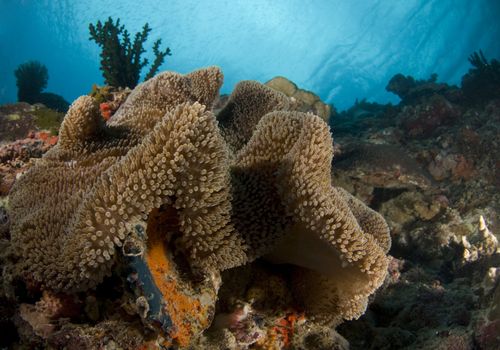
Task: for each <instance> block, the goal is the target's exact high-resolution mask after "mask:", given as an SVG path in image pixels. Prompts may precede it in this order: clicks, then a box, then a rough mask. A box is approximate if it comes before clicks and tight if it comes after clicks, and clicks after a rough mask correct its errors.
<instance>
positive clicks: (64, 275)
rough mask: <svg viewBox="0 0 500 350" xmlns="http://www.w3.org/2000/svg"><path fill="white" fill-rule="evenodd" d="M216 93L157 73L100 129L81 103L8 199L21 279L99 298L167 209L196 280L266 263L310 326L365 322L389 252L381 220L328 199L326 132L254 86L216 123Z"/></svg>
mask: <svg viewBox="0 0 500 350" xmlns="http://www.w3.org/2000/svg"><path fill="white" fill-rule="evenodd" d="M221 84H222V73H221V72H220V71H219V70H218V69H216V68H208V69H204V70H199V71H196V72H193V73H190V74H187V75H184V76H182V75H179V74H176V73H171V72H166V73H162V74H160V75H158V76H156V77H155V78H153V79H151V80H149V81H147V82H145V83H143V84H141V85H139V86H138V87H137V88H135V89H134V91H132V93H131V94H130V95H129V97H128V98H127V100H126V101H125V102H124V104H123V105H122V106H121V107H120V108H119V109H118V111H117V112H116V114H115V115H113V117H112V118H111V119H110V120H109V121H108V122H107V123H104V121H103V120H102V118H101V117H100V115H99V110H98V106H97V102H96V101H95V100H94V99H93V98H92V97H90V96H85V97H81V98H79V99H78V100H76V101H75V102H74V104H73V105H72V107H71V109H70V111H69V112H68V114H67V116H66V118H65V120H64V122H63V124H62V126H61V130H60V139H59V143H58V144H57V146H55V147H54V148H53V149H52V150H51V151H49V152H48V153H47V154H46V155H45V156H44V157H43V158H42V159H41V160H40V161H39V162H38V163H37V164H36V165H35V166H34V167H33V168H32V169H31V170H30V171H28V172H27V173H26V174H25V175H23V176H22V177H21V178H20V179H19V181H18V182H17V183H16V184H15V186H14V188H13V190H12V193H11V208H12V222H13V224H12V238H13V244H14V245H15V247H16V249H17V251H18V252H19V254H20V255H21V256H22V258H23V259H21V260H20V261H21V263H19V266H18V267H19V268H20V270H21V271H22V272H23V274H24V275H25V276H26V277H27V278H29V279H32V280H34V281H35V282H38V283H40V284H42V285H43V286H44V287H45V288H48V289H54V290H62V291H66V292H68V291H75V290H85V289H88V288H90V287H93V286H95V285H96V284H98V283H99V282H100V281H101V280H102V278H103V276H104V275H106V274H107V273H109V272H110V271H111V269H112V266H113V264H114V263H115V258H116V256H117V255H118V254H119V252H120V251H123V252H124V253H126V255H127V254H129V255H134V254H135V255H141V254H143V252H144V250H148V249H153V248H151V247H150V244H146V242H147V240H148V237H147V235H148V234H149V233H151V232H152V231H151V230H149V228H148V227H145V230H138V229H137V227H138V225H139V226H141V225H142V226H144V225H145V226H147V225H148V222H149V221H151V220H148V217H149V216H150V215H152V213H158V212H161V210H159V209H161V208H165V207H168V208H170V211H171V209H173V210H175V212H176V217H177V218H178V219H177V220H178V222H177V226H178V228H177V229H176V232H175V233H173V232H167V233H164V234H163V236H165V237H164V239H165V241H168V242H169V246H171V247H175V248H173V249H177V250H179V251H180V252H182V253H183V256H184V257H185V258H186V259H187V261H188V263H189V266H190V267H191V269H192V270H193V271H195V272H201V273H205V274H206V275H209V274H210V273H216V274H217V273H218V272H219V271H220V270H224V269H228V268H231V267H235V266H239V265H243V264H245V263H248V262H251V261H253V260H255V259H257V258H260V257H265V258H266V259H268V260H271V261H273V262H275V263H288V264H293V265H294V266H295V267H292V268H291V269H292V270H291V274H292V276H293V279H294V281H295V285H296V288H295V297H296V298H297V301H298V302H299V303H300V304H302V306H303V307H304V308H305V312H306V315H307V316H311V317H315V318H316V319H318V320H324V321H328V322H331V321H334V322H339V321H341V320H342V319H351V318H354V317H357V316H359V315H360V314H362V312H363V311H364V309H365V307H366V303H367V298H368V296H369V295H370V294H371V293H373V292H374V290H375V289H376V288H377V287H378V286H379V285H380V284H381V283H382V281H383V279H384V277H385V274H386V268H387V258H386V253H387V250H388V249H389V245H390V239H389V235H388V229H387V225H386V224H385V221H384V220H383V219H382V218H381V217H380V216H379V215H378V214H377V213H375V212H373V211H372V210H371V209H369V208H367V207H366V206H365V205H364V204H363V203H362V202H360V201H359V200H357V199H355V198H354V197H352V196H351V195H350V194H348V193H347V192H345V191H344V190H342V189H339V188H335V187H333V186H332V183H331V160H332V157H333V146H332V139H331V136H330V131H329V128H328V126H327V124H326V123H325V122H324V121H323V120H322V119H321V118H319V117H317V116H315V115H313V114H310V113H302V112H297V111H293V110H292V109H293V108H294V104H293V103H292V101H289V99H288V98H287V97H286V96H285V95H284V94H282V93H280V92H278V91H275V90H273V89H271V88H269V87H266V86H264V85H261V84H259V83H256V82H242V83H240V84H239V85H238V86H237V87H236V89H235V91H234V92H233V94H232V95H231V97H230V99H229V102H228V103H227V105H226V106H225V108H223V110H222V111H221V112H220V114H219V115H218V121H217V120H216V118H215V116H214V115H213V113H211V112H210V108H211V106H212V104H213V101H214V100H215V99H216V97H217V94H218V89H219V88H220V86H221ZM167 231H168V230H167ZM140 232H144V233H145V234H144V233H143V234H140ZM162 232H163V231H162ZM130 247H133V251H131V250H130ZM158 251H163V250H161V249H160V250H158ZM149 253H151V252H149V251H148V254H146V255H147V256H151V254H149ZM157 277H158V276H157ZM157 279H158V278H157ZM160 279H161V277H160ZM311 286H313V287H312V288H311ZM317 286H322V287H321V288H318V287H317ZM179 317H180V316H179ZM180 318H182V317H180Z"/></svg>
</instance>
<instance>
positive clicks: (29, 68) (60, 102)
mask: <svg viewBox="0 0 500 350" xmlns="http://www.w3.org/2000/svg"><path fill="white" fill-rule="evenodd" d="M14 75H15V76H16V85H17V99H18V101H20V102H27V103H32V104H33V103H42V104H44V105H45V106H47V107H48V108H51V109H54V110H56V111H58V112H66V111H67V110H68V107H69V103H68V102H67V101H66V100H65V99H64V98H63V97H62V96H60V95H57V94H54V93H52V92H42V90H43V89H45V88H46V87H47V81H48V80H49V72H48V70H47V67H45V65H43V64H42V63H40V62H38V61H29V62H26V63H23V64H20V65H19V66H18V67H17V68H16V70H15V71H14Z"/></svg>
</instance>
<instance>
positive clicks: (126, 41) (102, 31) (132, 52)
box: [89, 17, 171, 88]
mask: <svg viewBox="0 0 500 350" xmlns="http://www.w3.org/2000/svg"><path fill="white" fill-rule="evenodd" d="M89 31H90V40H93V41H95V42H96V43H97V44H98V45H99V46H100V47H101V48H102V51H101V71H102V74H103V76H104V80H105V82H106V84H108V85H111V86H115V87H123V88H125V87H129V88H134V87H135V86H136V85H137V83H138V82H139V76H140V74H141V70H142V68H144V67H145V66H147V64H148V60H147V59H142V58H141V56H142V54H143V53H144V52H146V50H144V48H143V45H144V43H145V42H146V40H147V38H148V34H149V32H150V31H151V28H149V25H148V24H147V23H146V24H145V25H144V27H142V31H141V32H138V33H136V34H135V37H134V41H133V42H132V41H131V40H130V34H129V32H128V30H126V29H125V26H123V25H122V26H120V19H117V20H116V22H113V19H112V18H111V17H109V18H108V20H107V21H106V22H104V23H102V22H101V21H97V23H96V24H95V25H94V24H92V23H90V24H89ZM160 45H161V39H158V40H156V41H155V43H154V44H153V53H154V56H155V59H154V61H153V64H152V65H151V67H150V69H149V72H148V73H147V74H146V77H145V80H148V79H150V78H152V77H153V76H154V75H155V74H156V72H157V71H158V68H160V66H161V65H162V63H163V61H164V59H165V57H166V56H168V55H170V54H171V53H170V49H169V48H168V47H167V48H166V49H165V51H161V50H160Z"/></svg>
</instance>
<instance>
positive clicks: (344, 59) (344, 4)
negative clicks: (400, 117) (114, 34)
mask: <svg viewBox="0 0 500 350" xmlns="http://www.w3.org/2000/svg"><path fill="white" fill-rule="evenodd" d="M498 14H500V1H498V0H475V1H470V0H407V1H386V0H383V1H382V0H378V1H366V0H351V1H341V0H336V1H333V0H317V1H312V0H309V1H305V0H274V1H264V0H254V1H248V0H211V1H197V0H184V1H171V0H167V1H157V0H142V1H137V0H124V1H105V0H104V1H103V0H85V1H78V0H73V1H70V0H0V104H3V103H8V102H15V101H16V92H17V89H16V84H15V78H14V73H13V71H14V69H15V68H16V67H17V66H18V65H19V64H21V63H24V62H26V61H29V60H38V61H40V62H41V63H43V64H45V65H46V66H47V67H48V70H49V82H48V87H47V89H46V90H47V91H51V92H54V93H57V94H60V95H62V96H63V97H64V98H65V99H66V100H68V101H70V102H71V101H73V100H74V99H75V98H77V97H78V96H80V95H83V94H87V93H88V92H89V91H90V88H91V86H92V84H93V83H98V84H102V83H103V78H102V76H101V72H100V71H99V52H100V48H99V47H98V46H97V45H96V44H95V43H94V42H91V41H89V40H88V38H89V31H88V25H89V23H95V22H96V21H97V20H99V19H100V20H106V19H107V17H108V16H112V17H113V18H114V19H116V18H120V19H121V23H122V24H124V25H125V26H126V28H127V29H128V30H129V32H131V33H135V32H137V31H139V30H140V29H141V28H142V26H143V24H144V23H146V22H148V23H149V25H150V26H151V28H152V31H151V33H150V36H149V39H148V41H147V42H146V45H145V48H146V50H147V54H149V55H151V53H152V51H151V47H152V44H153V42H154V41H155V40H156V39H158V38H161V39H162V47H164V48H165V47H167V46H168V47H170V49H171V50H172V56H169V57H167V58H166V60H165V63H164V64H163V66H162V67H161V70H174V71H178V72H181V73H185V72H189V71H192V70H194V69H197V68H199V67H204V66H209V65H218V66H220V67H221V68H222V70H223V72H224V74H225V83H224V86H223V88H222V93H229V92H230V91H232V89H233V87H234V85H235V84H236V83H237V82H238V81H240V80H243V79H254V80H258V81H261V82H265V81H267V80H269V79H271V78H272V77H274V76H277V75H283V76H286V77H287V78H288V79H290V80H292V81H294V82H295V83H297V84H298V85H299V86H300V87H301V88H304V89H308V90H312V91H314V92H315V93H317V94H318V95H319V96H320V97H321V98H322V99H323V100H324V101H325V102H327V103H333V104H334V105H335V107H336V108H337V109H338V110H343V109H346V108H348V107H349V106H351V105H352V104H353V103H354V101H355V99H356V98H359V99H362V98H367V99H368V101H377V102H380V103H385V102H393V103H397V102H398V98H397V97H396V96H395V95H393V94H390V93H388V92H387V91H385V86H386V84H387V82H388V80H389V79H390V78H391V77H392V76H393V75H394V74H396V73H403V74H405V75H412V76H414V77H415V78H417V79H424V78H425V79H427V78H428V77H429V76H430V74H432V73H437V74H438V76H439V77H438V80H439V81H441V82H448V83H451V84H459V83H460V78H461V76H462V75H463V74H464V73H466V72H467V70H468V69H469V68H470V64H469V62H468V61H467V57H468V56H469V55H470V54H471V53H472V52H474V51H478V50H482V51H483V52H484V54H485V56H486V57H488V58H492V57H499V56H500V41H499V40H498V38H499V37H500V22H499V20H498ZM150 58H151V56H150ZM145 71H146V69H144V71H143V73H145Z"/></svg>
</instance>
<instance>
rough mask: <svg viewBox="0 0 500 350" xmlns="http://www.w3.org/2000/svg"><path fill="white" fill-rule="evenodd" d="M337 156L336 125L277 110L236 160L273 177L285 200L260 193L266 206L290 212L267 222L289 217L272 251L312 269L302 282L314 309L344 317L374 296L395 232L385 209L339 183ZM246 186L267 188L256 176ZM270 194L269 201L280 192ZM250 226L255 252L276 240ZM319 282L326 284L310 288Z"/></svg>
mask: <svg viewBox="0 0 500 350" xmlns="http://www.w3.org/2000/svg"><path fill="white" fill-rule="evenodd" d="M332 156H333V144H332V140H331V137H330V133H329V129H328V126H327V125H326V124H325V123H324V122H323V121H322V120H321V119H320V118H319V117H317V116H314V115H311V114H304V113H300V112H274V113H270V114H268V115H266V116H265V117H264V118H262V120H261V121H260V123H259V124H258V126H257V129H256V131H255V133H254V135H253V137H252V139H251V140H250V142H249V143H248V144H247V145H246V146H245V148H244V149H243V150H242V152H241V153H240V154H238V156H237V164H238V165H239V166H240V167H243V168H244V169H245V170H246V172H247V174H248V173H255V174H258V176H254V178H257V179H258V180H261V181H262V180H263V179H262V178H261V174H264V176H265V177H264V178H265V181H267V182H268V183H269V182H270V183H273V182H274V187H275V191H277V193H278V198H279V201H278V203H271V205H269V204H268V202H264V201H263V200H259V203H260V205H261V206H262V207H264V208H261V209H259V213H260V212H265V213H267V214H266V215H267V217H271V213H273V212H275V213H276V214H278V213H279V214H281V216H282V217H283V218H284V219H282V220H281V221H278V222H277V223H273V222H272V221H266V222H267V225H266V227H268V228H269V227H279V226H278V225H279V223H282V224H283V232H281V233H280V234H275V239H276V241H278V243H277V245H274V246H273V247H271V248H269V247H266V249H267V252H269V251H270V255H269V256H268V257H269V258H270V259H271V260H273V261H275V262H282V263H283V262H287V263H292V264H294V265H298V266H303V267H305V268H307V269H301V271H300V272H299V273H298V275H300V277H299V278H298V284H299V285H298V289H297V290H298V291H299V293H298V294H300V297H301V299H303V302H304V304H305V306H306V310H307V312H309V314H310V315H313V316H317V317H318V318H326V319H328V320H332V318H333V319H334V320H340V319H351V318H354V317H358V316H360V315H361V314H362V313H363V312H364V310H365V308H366V303H367V298H368V295H370V294H371V293H372V292H373V291H374V290H375V289H376V288H378V287H379V286H380V284H381V283H382V282H383V279H384V277H385V274H386V270H387V258H386V256H385V253H386V252H387V250H388V249H389V241H390V239H389V231H388V227H387V224H386V223H385V221H384V220H383V219H382V218H381V217H380V216H379V215H378V214H376V213H375V212H373V211H371V210H370V209H369V208H366V206H364V205H363V204H362V203H361V202H359V201H358V200H356V199H353V198H352V197H351V196H350V195H349V194H347V193H346V192H344V191H343V190H340V189H336V188H334V187H332V185H331V180H330V176H331V169H330V164H331V160H332ZM240 171H242V170H240ZM242 172H243V171H242ZM246 185H247V192H249V193H252V194H253V197H256V195H255V193H259V192H260V190H261V189H260V186H253V187H251V185H252V182H250V181H249V180H247V182H246ZM249 187H251V188H252V189H253V190H254V191H253V192H250V191H249V190H248V188H249ZM267 193H271V194H272V192H271V191H269V192H267ZM262 197H264V193H261V196H260V198H262ZM247 198H249V199H250V200H251V199H253V198H252V196H247ZM257 198H258V197H257ZM260 198H259V199H260ZM270 198H271V199H267V201H269V200H272V199H273V196H272V195H271V196H270ZM280 206H281V207H280ZM252 210H257V209H256V208H253V207H252ZM247 217H248V214H247ZM247 220H248V219H247ZM249 228H250V233H249V234H245V235H244V237H245V240H246V241H247V242H252V241H254V242H255V241H256V240H257V244H256V243H253V244H251V246H252V249H251V251H254V250H255V249H256V248H255V246H257V248H258V243H260V244H263V243H264V242H269V241H268V239H269V237H266V238H264V239H262V237H260V236H261V235H262V231H259V230H251V228H252V223H251V222H249V223H248V224H247V225H245V229H242V231H243V232H244V231H245V230H248V229H249ZM259 229H260V228H259ZM279 231H280V230H279V228H278V229H276V230H275V232H279ZM264 232H265V231H264ZM259 233H260V235H259ZM311 270H312V271H311ZM317 285H320V286H321V285H322V286H323V287H322V288H316V287H315V288H310V286H317ZM301 286H304V288H301Z"/></svg>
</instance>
